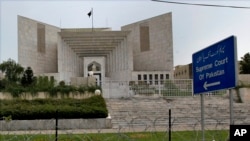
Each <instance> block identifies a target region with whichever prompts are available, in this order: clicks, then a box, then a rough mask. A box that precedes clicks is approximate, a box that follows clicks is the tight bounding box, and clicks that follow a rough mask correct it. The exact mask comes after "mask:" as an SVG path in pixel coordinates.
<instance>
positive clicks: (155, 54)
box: [122, 13, 173, 71]
mask: <svg viewBox="0 0 250 141" xmlns="http://www.w3.org/2000/svg"><path fill="white" fill-rule="evenodd" d="M140 26H148V27H149V40H150V41H149V43H150V45H149V46H150V50H149V51H143V52H141V49H140ZM127 30H128V31H131V33H130V34H129V35H128V39H129V40H128V43H127V44H128V46H130V47H132V48H133V67H134V69H133V70H134V71H170V70H172V69H173V37H172V14H171V13H167V14H163V15H160V16H156V17H153V18H150V19H147V20H143V21H139V22H136V23H133V24H129V25H126V26H123V27H122V31H127Z"/></svg>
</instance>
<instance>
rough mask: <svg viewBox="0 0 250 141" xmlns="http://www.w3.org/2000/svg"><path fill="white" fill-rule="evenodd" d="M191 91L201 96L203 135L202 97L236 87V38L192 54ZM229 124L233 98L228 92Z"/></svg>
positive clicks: (227, 39)
mask: <svg viewBox="0 0 250 141" xmlns="http://www.w3.org/2000/svg"><path fill="white" fill-rule="evenodd" d="M192 62H193V90H194V94H201V128H202V140H203V141H204V140H205V137H204V136H205V135H204V127H205V122H204V96H203V93H208V92H212V91H217V90H223V89H230V88H234V87H236V85H237V69H238V67H237V47H236V37H235V36H230V37H228V38H226V39H224V40H222V41H220V42H218V43H215V44H213V45H211V46H209V47H207V48H205V49H203V50H200V51H198V52H196V53H194V54H193V56H192ZM229 94H230V124H233V101H232V100H233V98H232V97H233V96H232V93H231V90H230V93H229Z"/></svg>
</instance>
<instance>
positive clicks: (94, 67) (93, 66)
mask: <svg viewBox="0 0 250 141" xmlns="http://www.w3.org/2000/svg"><path fill="white" fill-rule="evenodd" d="M101 70H102V66H101V64H99V63H97V62H96V61H93V62H91V63H89V64H88V72H90V71H92V72H93V76H94V77H95V78H96V83H97V86H100V85H101V82H102V73H101ZM88 75H89V74H88Z"/></svg>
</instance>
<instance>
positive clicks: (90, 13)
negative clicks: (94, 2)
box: [88, 9, 92, 17]
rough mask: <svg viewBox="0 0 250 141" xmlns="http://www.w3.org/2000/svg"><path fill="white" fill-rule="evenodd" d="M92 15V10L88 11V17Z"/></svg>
mask: <svg viewBox="0 0 250 141" xmlns="http://www.w3.org/2000/svg"><path fill="white" fill-rule="evenodd" d="M91 15H92V9H91V10H90V11H89V13H88V16H89V17H90V16H91Z"/></svg>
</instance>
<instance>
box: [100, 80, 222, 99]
mask: <svg viewBox="0 0 250 141" xmlns="http://www.w3.org/2000/svg"><path fill="white" fill-rule="evenodd" d="M102 89H103V90H104V93H105V95H106V98H112V97H116V98H119V97H131V96H135V95H137V96H138V95H139V96H162V97H187V96H194V95H193V81H192V79H173V80H157V81H105V82H102ZM225 93H226V90H223V91H215V92H209V93H207V94H206V95H209V96H210V95H216V96H218V95H223V94H225Z"/></svg>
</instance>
